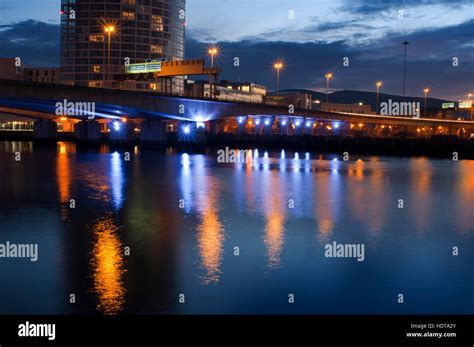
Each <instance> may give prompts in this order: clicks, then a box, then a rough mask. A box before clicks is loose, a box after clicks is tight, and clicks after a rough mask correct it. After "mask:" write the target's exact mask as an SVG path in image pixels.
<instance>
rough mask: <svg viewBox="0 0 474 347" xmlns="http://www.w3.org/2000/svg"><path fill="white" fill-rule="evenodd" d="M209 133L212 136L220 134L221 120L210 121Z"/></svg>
mask: <svg viewBox="0 0 474 347" xmlns="http://www.w3.org/2000/svg"><path fill="white" fill-rule="evenodd" d="M209 133H210V134H212V135H216V134H219V120H218V119H215V120H211V121H209Z"/></svg>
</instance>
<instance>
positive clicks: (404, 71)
mask: <svg viewBox="0 0 474 347" xmlns="http://www.w3.org/2000/svg"><path fill="white" fill-rule="evenodd" d="M409 44H410V42H408V41H405V42H403V43H402V45H403V46H404V47H405V56H404V59H403V101H405V82H406V76H407V46H408V45H409Z"/></svg>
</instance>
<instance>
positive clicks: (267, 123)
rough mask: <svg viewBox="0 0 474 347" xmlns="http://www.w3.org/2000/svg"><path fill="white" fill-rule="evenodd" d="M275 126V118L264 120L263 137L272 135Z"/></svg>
mask: <svg viewBox="0 0 474 347" xmlns="http://www.w3.org/2000/svg"><path fill="white" fill-rule="evenodd" d="M272 126H273V117H265V118H264V119H263V135H271V134H272Z"/></svg>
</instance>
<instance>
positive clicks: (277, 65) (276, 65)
mask: <svg viewBox="0 0 474 347" xmlns="http://www.w3.org/2000/svg"><path fill="white" fill-rule="evenodd" d="M273 67H274V68H275V70H276V78H277V80H276V82H277V88H276V89H277V95H280V70H281V69H283V62H281V61H277V62H276V63H275V64H273Z"/></svg>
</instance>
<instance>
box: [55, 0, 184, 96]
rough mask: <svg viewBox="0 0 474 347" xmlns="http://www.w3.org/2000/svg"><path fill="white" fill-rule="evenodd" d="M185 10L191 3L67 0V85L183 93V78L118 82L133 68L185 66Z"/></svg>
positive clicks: (63, 36) (63, 37)
mask: <svg viewBox="0 0 474 347" xmlns="http://www.w3.org/2000/svg"><path fill="white" fill-rule="evenodd" d="M184 10H185V0H160V1H158V0H61V74H60V77H61V80H62V81H63V82H64V83H68V84H74V85H81V86H89V87H106V88H124V89H132V90H156V91H160V90H170V89H171V88H172V90H173V92H175V93H182V89H183V83H182V79H181V78H174V79H172V80H171V79H166V80H164V79H157V80H154V81H123V82H119V81H117V78H116V77H117V75H118V74H121V73H123V72H124V67H125V64H126V63H127V62H128V63H130V64H134V63H143V62H146V61H147V60H154V59H164V60H166V61H171V60H182V59H183V58H184V34H185V33H184V28H185V15H184ZM109 53H110V54H109ZM170 87H171V88H170Z"/></svg>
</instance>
